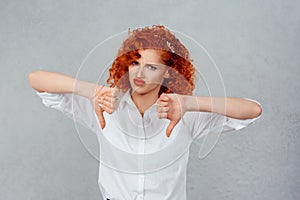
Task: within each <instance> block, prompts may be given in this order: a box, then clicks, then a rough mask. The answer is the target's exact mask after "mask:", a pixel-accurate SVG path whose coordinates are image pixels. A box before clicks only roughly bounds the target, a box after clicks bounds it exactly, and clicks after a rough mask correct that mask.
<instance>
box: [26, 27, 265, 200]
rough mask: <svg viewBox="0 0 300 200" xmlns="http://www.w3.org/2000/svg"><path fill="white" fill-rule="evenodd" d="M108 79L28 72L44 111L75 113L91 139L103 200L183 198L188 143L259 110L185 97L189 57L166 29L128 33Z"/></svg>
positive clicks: (233, 126)
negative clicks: (88, 79)
mask: <svg viewBox="0 0 300 200" xmlns="http://www.w3.org/2000/svg"><path fill="white" fill-rule="evenodd" d="M109 73H110V74H109V78H108V80H107V82H108V84H109V85H110V87H107V86H101V85H95V84H91V83H87V82H84V81H80V80H75V79H74V78H72V77H69V76H66V75H62V74H57V73H52V72H43V71H38V72H33V73H31V74H29V81H30V84H31V86H32V87H33V88H34V89H35V90H36V91H37V94H38V95H39V96H40V97H41V98H42V99H43V103H44V104H45V105H46V106H49V107H52V108H55V109H58V110H60V111H62V112H63V113H64V114H66V115H67V116H69V117H74V116H75V115H74V113H75V112H76V116H75V120H76V121H78V122H79V123H81V124H83V125H85V126H86V127H88V128H89V129H91V130H92V131H93V132H94V133H96V134H97V136H98V139H99V143H100V153H101V158H100V159H101V161H102V162H100V164H99V187H100V190H101V192H102V195H103V198H104V199H180V200H182V199H186V166H187V160H188V155H189V149H188V147H189V145H190V144H191V142H192V141H194V140H195V139H196V138H198V137H201V136H202V135H204V134H207V133H209V132H225V131H230V130H238V129H241V128H244V127H246V126H248V125H249V124H251V123H252V122H254V121H255V120H257V119H258V118H259V117H260V115H261V112H262V108H261V106H260V104H259V103H258V102H255V101H252V100H249V99H242V98H225V99H224V98H220V97H218V98H217V97H214V98H211V97H197V96H191V94H192V91H193V89H194V67H193V65H192V60H191V59H190V57H189V52H188V50H187V49H186V48H185V47H184V45H183V44H182V43H181V42H180V41H179V40H178V39H177V38H176V37H175V36H174V35H173V34H172V33H171V32H170V31H169V30H167V29H166V28H165V27H164V26H152V27H145V28H141V29H136V30H133V31H131V32H130V31H129V34H128V37H127V38H126V40H125V41H124V42H123V44H122V46H121V48H120V49H119V51H118V54H117V56H116V58H115V60H114V62H113V64H112V67H111V68H110V70H109ZM74 85H76V87H74V88H73V86H74ZM71 94H74V95H71ZM72 99H73V107H72V104H71V103H70V102H71V101H72ZM224 101H226V107H224V106H223V105H224ZM100 127H101V128H100ZM101 129H102V130H101ZM100 132H102V133H101V134H100ZM166 136H167V137H166Z"/></svg>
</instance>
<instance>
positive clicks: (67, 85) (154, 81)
mask: <svg viewBox="0 0 300 200" xmlns="http://www.w3.org/2000/svg"><path fill="white" fill-rule="evenodd" d="M139 53H140V54H141V57H140V58H139V59H138V60H137V61H136V62H134V63H132V65H131V66H129V81H130V84H131V89H132V90H131V91H132V92H131V97H132V100H133V102H134V103H135V105H136V106H137V108H138V110H139V111H140V113H141V115H142V116H143V114H144V112H145V111H146V110H147V109H148V108H149V107H150V106H152V105H153V104H154V103H155V102H156V101H157V105H158V108H157V114H158V117H159V118H166V119H168V120H170V123H169V125H168V127H167V130H166V135H167V137H169V136H170V134H171V132H172V130H173V128H174V127H175V126H176V124H177V123H178V122H179V121H180V119H181V118H182V116H183V115H184V113H186V112H191V111H193V112H215V113H218V114H221V115H225V116H228V117H231V118H236V119H251V118H256V117H258V116H259V115H261V113H262V108H261V106H260V105H259V104H257V103H256V102H254V101H250V100H247V99H243V98H235V97H226V98H224V97H201V96H189V95H178V94H162V95H160V97H159V96H158V94H159V89H160V87H161V84H162V82H163V80H164V79H165V78H169V73H168V70H169V67H167V66H165V65H163V63H162V62H161V60H160V55H159V53H158V52H157V51H155V50H153V49H147V50H142V51H139ZM28 78H29V82H30V85H31V86H32V88H34V89H35V90H37V91H39V92H43V91H46V92H50V93H75V94H78V95H81V96H84V97H87V98H89V99H91V100H92V102H93V103H94V106H95V112H96V114H97V116H98V118H99V123H100V125H101V128H104V127H105V119H104V116H103V112H104V111H105V112H107V113H109V114H111V113H113V112H114V110H115V109H116V106H117V103H118V98H117V93H118V91H117V89H115V88H109V87H106V86H101V85H95V84H92V83H88V82H84V81H79V80H75V79H74V78H72V77H69V76H66V75H62V74H57V73H53V72H44V71H37V72H33V73H30V74H29V75H28ZM75 82H76V88H75V90H73V86H74V83H75ZM224 101H226V107H225V106H224Z"/></svg>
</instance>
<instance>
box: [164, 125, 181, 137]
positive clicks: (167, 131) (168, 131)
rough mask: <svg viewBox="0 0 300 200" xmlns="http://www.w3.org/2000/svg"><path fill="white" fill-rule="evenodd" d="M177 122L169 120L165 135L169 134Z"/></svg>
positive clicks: (168, 135)
mask: <svg viewBox="0 0 300 200" xmlns="http://www.w3.org/2000/svg"><path fill="white" fill-rule="evenodd" d="M177 123H178V121H170V124H169V125H168V127H167V130H166V135H167V137H170V135H171V133H172V131H173V128H174V127H175V126H176V124H177Z"/></svg>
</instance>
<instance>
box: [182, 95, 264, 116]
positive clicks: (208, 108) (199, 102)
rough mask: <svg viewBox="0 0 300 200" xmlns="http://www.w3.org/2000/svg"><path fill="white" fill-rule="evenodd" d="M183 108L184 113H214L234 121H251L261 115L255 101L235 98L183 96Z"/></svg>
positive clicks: (259, 107) (260, 109) (260, 110)
mask: <svg viewBox="0 0 300 200" xmlns="http://www.w3.org/2000/svg"><path fill="white" fill-rule="evenodd" d="M225 104H226V105H225ZM183 106H185V111H186V112H189V111H192V112H195V111H196V112H197V111H202V112H214V113H218V114H221V115H225V116H227V117H231V118H235V119H252V118H256V117H258V116H259V115H261V113H262V108H261V106H260V105H259V104H258V103H256V102H255V101H251V100H248V99H244V98H235V97H226V98H223V97H194V96H183Z"/></svg>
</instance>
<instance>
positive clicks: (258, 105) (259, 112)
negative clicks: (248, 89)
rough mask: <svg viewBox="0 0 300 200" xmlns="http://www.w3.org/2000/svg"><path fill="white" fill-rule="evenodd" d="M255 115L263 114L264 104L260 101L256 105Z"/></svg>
mask: <svg viewBox="0 0 300 200" xmlns="http://www.w3.org/2000/svg"><path fill="white" fill-rule="evenodd" d="M254 110H255V117H259V116H260V115H261V114H262V106H261V105H260V104H258V103H256V105H255V109H254Z"/></svg>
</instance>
